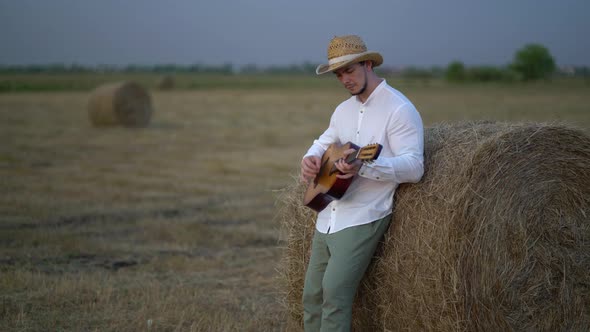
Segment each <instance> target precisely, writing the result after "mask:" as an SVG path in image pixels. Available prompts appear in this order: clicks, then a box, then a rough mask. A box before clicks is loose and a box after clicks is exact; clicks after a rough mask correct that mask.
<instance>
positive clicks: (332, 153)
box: [303, 142, 381, 212]
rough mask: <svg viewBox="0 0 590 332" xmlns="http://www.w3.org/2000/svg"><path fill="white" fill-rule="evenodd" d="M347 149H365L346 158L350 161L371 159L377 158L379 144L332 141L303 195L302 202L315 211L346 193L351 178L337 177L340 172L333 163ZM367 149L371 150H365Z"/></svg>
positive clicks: (320, 209) (379, 149)
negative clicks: (359, 144)
mask: <svg viewBox="0 0 590 332" xmlns="http://www.w3.org/2000/svg"><path fill="white" fill-rule="evenodd" d="M348 149H355V150H357V151H358V152H359V153H358V154H359V155H360V154H361V153H362V152H363V151H365V155H364V156H361V157H358V155H357V158H354V156H353V158H347V160H346V161H347V162H348V163H350V162H352V161H354V160H355V159H362V160H373V159H375V158H377V156H378V155H379V152H381V146H380V145H378V144H373V145H372V146H367V147H364V148H362V149H361V148H359V147H358V146H356V145H355V144H353V143H351V142H348V143H346V144H342V145H341V144H337V143H334V144H332V145H330V147H329V148H328V149H327V150H326V152H325V153H324V155H323V156H322V162H321V167H320V171H319V172H318V174H317V175H316V177H315V179H314V180H313V182H312V183H310V184H309V186H308V187H307V191H306V192H305V195H304V197H303V204H304V205H305V206H307V207H309V208H311V209H313V210H315V211H317V212H320V211H322V210H323V209H325V208H326V206H328V204H330V203H331V202H332V201H333V200H335V199H340V198H342V196H344V193H346V190H347V189H348V187H349V186H350V184H351V183H352V180H353V179H354V177H352V178H348V179H339V178H337V177H336V176H337V175H338V174H342V173H341V172H340V171H338V169H337V168H336V166H335V164H336V162H337V161H338V160H340V159H342V158H343V157H344V151H346V150H348ZM367 150H371V151H369V152H367Z"/></svg>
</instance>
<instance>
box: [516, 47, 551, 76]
mask: <svg viewBox="0 0 590 332" xmlns="http://www.w3.org/2000/svg"><path fill="white" fill-rule="evenodd" d="M511 67H512V69H513V70H514V71H516V72H517V73H519V74H520V75H521V76H522V78H523V79H524V80H525V81H531V80H538V79H541V78H546V77H548V76H549V75H550V74H552V73H553V72H554V71H555V60H553V57H552V56H551V54H550V53H549V50H548V49H547V48H546V47H544V46H543V45H540V44H528V45H525V46H524V47H523V48H522V49H520V50H518V51H517V52H516V54H515V55H514V62H513V63H512V65H511Z"/></svg>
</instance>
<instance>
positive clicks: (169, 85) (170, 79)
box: [158, 75, 176, 90]
mask: <svg viewBox="0 0 590 332" xmlns="http://www.w3.org/2000/svg"><path fill="white" fill-rule="evenodd" d="M175 86H176V81H175V80H174V76H172V75H166V76H164V77H162V79H160V81H159V82H158V89H160V90H172V89H174V87H175Z"/></svg>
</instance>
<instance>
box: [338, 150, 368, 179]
mask: <svg viewBox="0 0 590 332" xmlns="http://www.w3.org/2000/svg"><path fill="white" fill-rule="evenodd" d="M355 152H356V150H355V149H348V150H346V151H344V157H342V158H341V159H339V160H338V161H337V162H336V168H337V169H338V170H339V171H340V172H341V173H342V174H336V177H337V178H339V179H349V178H351V177H353V176H355V175H356V174H357V173H358V172H359V169H360V168H361V166H362V165H363V162H362V161H360V160H358V159H355V160H354V161H353V162H352V163H350V164H348V163H346V161H345V160H346V158H347V157H348V156H349V155H350V154H351V153H355Z"/></svg>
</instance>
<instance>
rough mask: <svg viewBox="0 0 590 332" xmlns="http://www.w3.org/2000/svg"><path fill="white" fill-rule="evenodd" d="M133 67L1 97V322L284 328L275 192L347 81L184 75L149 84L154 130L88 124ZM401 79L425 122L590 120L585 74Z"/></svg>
mask: <svg viewBox="0 0 590 332" xmlns="http://www.w3.org/2000/svg"><path fill="white" fill-rule="evenodd" d="M127 78H128V77H124V76H104V75H102V76H99V77H97V76H86V75H84V76H73V77H72V76H68V77H66V80H67V81H68V82H70V83H71V84H74V85H75V86H79V88H72V89H73V90H74V91H68V90H69V89H70V88H63V89H62V88H60V89H57V90H60V91H51V92H38V91H35V92H28V91H27V90H31V89H32V90H39V89H34V88H30V87H35V86H36V85H35V84H38V83H34V82H35V81H36V82H46V84H47V86H49V87H50V86H51V84H55V82H56V81H55V78H54V77H48V76H29V77H24V76H19V77H16V78H14V77H12V78H9V77H0V81H2V82H4V83H3V84H5V85H8V84H16V83H14V82H20V83H22V84H24V86H25V88H22V87H23V85H21V88H19V89H14V90H17V91H15V92H10V91H8V89H6V90H5V92H4V93H0V141H1V142H2V144H1V145H0V290H1V291H0V330H3V331H4V330H17V331H43V330H55V331H59V330H68V331H69V330H71V331H81V330H84V331H89V330H99V331H110V330H113V331H138V330H141V331H146V330H150V331H168V330H178V331H282V330H284V329H285V316H284V313H283V310H282V304H281V301H282V299H281V298H280V297H279V296H278V294H279V293H280V292H279V290H278V289H277V287H278V286H277V285H279V283H278V282H277V278H278V273H277V271H276V269H277V265H278V264H279V262H280V260H281V246H282V243H281V230H280V225H278V224H277V222H276V220H275V219H274V215H275V213H276V200H277V198H278V197H279V196H280V194H281V190H282V188H284V187H285V186H286V185H288V184H290V183H292V182H293V181H295V180H294V176H295V175H296V174H297V172H298V169H299V160H300V158H301V156H302V154H303V153H304V152H305V151H306V149H307V147H308V146H309V145H310V144H311V143H312V141H313V139H314V138H315V137H316V136H317V135H319V134H320V133H321V132H322V130H323V129H324V128H325V126H326V125H327V123H328V120H329V117H330V115H331V112H332V110H333V109H334V107H335V106H336V105H337V104H338V103H339V102H340V101H341V100H343V99H344V98H347V94H346V92H345V91H344V90H343V89H341V88H340V87H339V85H338V83H337V82H336V81H335V80H334V79H333V78H328V79H325V78H321V79H320V78H315V77H296V78H293V79H289V77H284V76H281V77H259V78H256V77H246V78H244V77H231V76H229V77H209V79H206V78H203V77H193V78H188V77H186V78H183V80H181V81H180V83H181V84H180V86H179V88H178V89H175V90H171V91H159V90H157V89H151V94H152V99H153V103H154V108H155V113H154V117H153V119H152V123H151V125H150V126H149V127H148V128H144V129H126V128H117V127H112V128H94V127H92V126H91V125H90V122H89V120H88V116H87V113H86V102H87V99H88V94H89V91H88V89H89V88H90V87H91V86H93V85H95V84H98V83H100V82H103V81H109V80H120V79H127ZM60 79H64V78H60ZM140 81H141V82H142V83H144V84H145V85H147V86H148V87H150V88H153V87H154V86H155V82H156V81H157V77H155V76H153V77H152V76H150V77H141V78H140ZM7 82H8V83H7ZM23 82H24V83H23ZM27 82H29V83H27ZM30 82H33V83H30ZM47 82H48V83H47ZM76 82H78V83H76ZM191 82H192V83H191ZM195 82H197V83H195ZM389 82H390V83H391V84H392V85H394V86H396V87H398V88H399V89H400V90H401V91H402V92H404V93H406V95H407V96H408V97H410V99H412V100H413V101H414V103H415V104H416V106H417V108H418V109H419V111H420V113H421V115H422V118H423V120H424V123H425V125H426V126H428V125H430V124H433V123H437V122H452V121H460V120H464V119H490V120H502V121H536V122H565V123H568V124H570V125H573V126H576V127H579V128H582V129H584V130H588V129H589V128H590V106H589V105H590V85H589V84H588V83H587V82H583V81H554V82H543V83H530V84H510V85H499V84H478V85H449V84H446V83H444V82H440V81H416V82H414V81H404V80H396V79H391V80H389ZM20 83H19V84H20ZM70 83H68V84H70ZM26 84H29V85H26ZM44 84H45V83H44ZM76 84H78V85H76ZM191 84H192V85H191ZM11 86H12V85H11ZM26 86H28V87H29V88H26ZM41 90H43V89H41ZM47 90H51V89H47ZM11 91H12V90H11Z"/></svg>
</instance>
